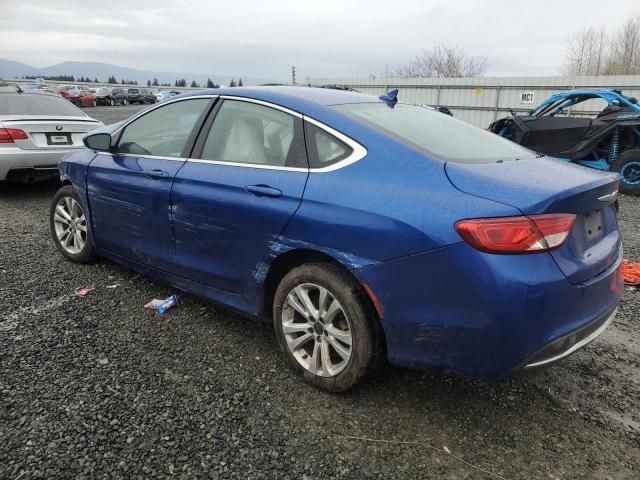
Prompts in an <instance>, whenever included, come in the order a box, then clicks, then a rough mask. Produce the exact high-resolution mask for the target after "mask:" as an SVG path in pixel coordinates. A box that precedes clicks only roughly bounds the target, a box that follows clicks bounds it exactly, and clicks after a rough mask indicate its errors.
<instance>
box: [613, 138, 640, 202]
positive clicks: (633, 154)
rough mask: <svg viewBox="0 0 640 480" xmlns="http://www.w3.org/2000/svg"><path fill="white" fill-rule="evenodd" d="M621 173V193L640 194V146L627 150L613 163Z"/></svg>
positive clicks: (614, 168)
mask: <svg viewBox="0 0 640 480" xmlns="http://www.w3.org/2000/svg"><path fill="white" fill-rule="evenodd" d="M611 170H613V171H615V172H618V173H619V174H620V187H619V188H620V193H624V194H626V195H640V148H634V149H633V150H627V151H626V152H624V153H623V154H622V155H620V156H619V157H618V159H617V160H616V161H615V162H613V165H611Z"/></svg>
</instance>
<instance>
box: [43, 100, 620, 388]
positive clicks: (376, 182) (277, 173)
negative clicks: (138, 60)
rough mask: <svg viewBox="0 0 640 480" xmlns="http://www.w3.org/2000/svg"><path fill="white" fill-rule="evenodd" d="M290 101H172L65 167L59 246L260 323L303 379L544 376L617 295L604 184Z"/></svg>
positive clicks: (461, 132)
mask: <svg viewBox="0 0 640 480" xmlns="http://www.w3.org/2000/svg"><path fill="white" fill-rule="evenodd" d="M395 93H396V92H390V93H389V94H387V95H383V96H381V97H374V96H368V95H363V94H359V93H355V92H346V91H338V90H331V89H318V88H302V87H264V88H260V87H257V88H248V87H247V88H230V89H228V88H223V89H212V90H205V91H201V92H196V93H190V94H186V95H181V96H178V97H175V98H172V99H170V100H168V101H165V102H163V103H160V104H158V105H155V106H152V107H150V108H148V109H146V110H144V111H142V112H140V113H138V114H137V115H135V116H133V117H132V118H130V119H128V120H126V121H124V122H121V123H118V124H115V125H110V126H107V127H103V128H101V129H98V130H95V131H93V132H92V133H91V134H89V135H88V136H86V137H85V139H84V142H85V145H86V147H87V148H86V149H85V150H83V151H79V152H75V153H73V154H70V155H68V156H67V157H66V158H65V159H64V160H63V161H62V162H61V164H60V177H61V180H62V182H63V186H62V187H61V188H60V190H59V191H58V192H57V193H56V194H55V196H54V198H53V200H52V203H51V210H50V225H51V232H52V236H53V241H54V242H55V244H56V246H57V248H58V250H59V251H60V252H61V253H62V255H64V256H65V257H66V258H67V259H69V260H71V261H74V262H78V263H85V262H90V261H92V260H94V259H95V258H96V257H97V256H101V257H106V258H109V259H111V260H113V261H115V262H118V263H120V264H123V265H125V266H127V267H129V268H131V269H134V270H136V271H139V272H141V273H143V274H145V275H148V276H150V277H153V278H155V279H158V280H160V281H163V282H166V283H168V284H170V285H173V286H174V287H176V288H179V289H182V290H184V291H188V292H192V293H194V294H196V295H199V296H201V297H204V298H207V299H210V300H212V301H214V302H216V303H218V304H221V305H224V306H226V307H227V308H230V309H233V310H235V311H237V312H240V313H241V314H243V315H245V316H247V317H251V318H253V319H256V320H265V321H270V322H272V323H273V326H274V330H275V335H276V337H277V340H278V344H279V346H280V347H281V349H282V351H283V354H284V357H285V358H286V360H287V362H288V363H289V364H290V365H291V366H292V367H293V369H294V370H295V371H297V372H299V374H300V375H301V376H302V377H303V378H304V379H306V380H307V381H308V382H310V383H312V384H314V385H316V386H317V387H319V388H323V389H326V390H329V391H334V392H337V391H344V390H347V389H349V388H350V387H352V386H353V385H354V384H356V383H357V382H358V381H359V380H360V379H362V378H364V377H365V376H366V375H368V374H371V373H372V372H375V371H376V368H377V367H378V366H379V365H381V364H382V363H384V361H389V362H390V363H392V364H394V365H401V366H407V367H415V368H430V369H434V370H438V371H444V372H454V373H457V374H462V375H467V376H477V377H501V376H504V375H509V374H512V373H516V372H520V371H526V370H531V369H534V368H537V367H542V366H546V365H550V364H552V363H553V362H555V361H557V360H560V359H562V358H564V357H566V356H567V355H569V354H571V353H573V352H574V351H576V350H578V349H579V348H580V347H582V346H584V345H586V344H587V343H588V342H590V341H591V340H593V339H594V338H596V337H597V336H598V335H599V334H600V333H602V332H603V331H604V329H605V328H606V327H607V325H609V323H610V322H611V321H612V319H613V318H614V316H615V312H616V307H617V304H618V301H619V298H620V295H621V292H622V281H621V277H620V265H621V262H622V249H621V239H620V234H619V231H618V223H617V199H616V196H617V189H618V175H615V174H611V173H606V172H597V171H594V170H589V169H578V168H575V167H573V166H571V165H568V164H566V163H565V162H562V161H559V160H555V159H551V158H538V156H537V155H536V154H535V153H534V152H532V151H531V150H529V149H526V148H523V147H522V146H520V145H517V144H515V143H513V142H510V141H508V140H506V139H504V138H501V137H500V136H497V135H494V134H492V133H490V132H487V131H484V130H481V129H479V128H476V127H474V126H471V125H469V124H467V123H464V122H462V121H459V120H456V119H454V118H452V117H450V116H447V115H442V114H441V113H439V112H437V111H434V110H432V109H428V108H424V107H421V106H417V105H408V104H403V103H400V102H398V101H397V99H396V95H395Z"/></svg>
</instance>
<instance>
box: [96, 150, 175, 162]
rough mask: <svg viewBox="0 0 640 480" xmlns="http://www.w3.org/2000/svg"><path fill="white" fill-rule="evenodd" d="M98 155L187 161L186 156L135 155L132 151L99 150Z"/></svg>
mask: <svg viewBox="0 0 640 480" xmlns="http://www.w3.org/2000/svg"><path fill="white" fill-rule="evenodd" d="M98 155H108V156H109V157H136V158H148V159H150V160H173V161H175V162H185V161H186V160H187V159H186V157H163V156H159V155H135V154H132V153H112V152H101V151H99V152H98Z"/></svg>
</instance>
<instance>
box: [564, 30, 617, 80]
mask: <svg viewBox="0 0 640 480" xmlns="http://www.w3.org/2000/svg"><path fill="white" fill-rule="evenodd" d="M609 45H610V42H609V38H608V35H607V32H606V30H605V29H604V27H600V28H596V27H589V28H583V29H582V30H580V31H578V32H576V33H574V34H572V35H570V36H569V39H568V46H567V52H566V54H565V65H564V73H565V74H566V75H601V74H603V73H604V70H605V68H604V66H605V62H606V56H607V55H608V50H609Z"/></svg>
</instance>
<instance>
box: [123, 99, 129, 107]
mask: <svg viewBox="0 0 640 480" xmlns="http://www.w3.org/2000/svg"><path fill="white" fill-rule="evenodd" d="M128 103H129V100H127V99H126V98H125V99H123V100H122V105H125V106H126V105H127V104H128Z"/></svg>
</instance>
